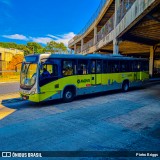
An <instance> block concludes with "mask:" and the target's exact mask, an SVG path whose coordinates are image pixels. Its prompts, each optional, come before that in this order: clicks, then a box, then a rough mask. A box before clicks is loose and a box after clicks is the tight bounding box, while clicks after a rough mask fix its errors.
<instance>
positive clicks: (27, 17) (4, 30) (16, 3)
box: [0, 0, 101, 46]
mask: <svg viewBox="0 0 160 160" xmlns="http://www.w3.org/2000/svg"><path fill="white" fill-rule="evenodd" d="M100 1H101V0H0V42H16V43H18V44H26V43H27V42H38V43H40V44H42V45H46V44H47V42H49V41H51V40H54V41H56V42H63V43H64V44H65V45H66V46H67V45H68V41H69V40H70V39H72V38H73V37H74V36H75V35H76V34H78V33H79V32H80V31H81V30H82V28H83V27H84V26H85V25H86V24H87V22H88V21H89V20H90V18H91V17H92V15H93V14H94V13H95V11H96V9H97V8H98V6H99V3H100Z"/></svg>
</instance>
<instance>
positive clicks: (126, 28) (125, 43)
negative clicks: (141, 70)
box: [68, 0, 160, 76]
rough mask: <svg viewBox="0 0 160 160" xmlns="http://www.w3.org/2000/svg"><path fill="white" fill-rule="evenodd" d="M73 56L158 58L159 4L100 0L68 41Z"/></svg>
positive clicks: (159, 1)
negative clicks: (98, 53) (78, 31)
mask: <svg viewBox="0 0 160 160" xmlns="http://www.w3.org/2000/svg"><path fill="white" fill-rule="evenodd" d="M68 46H69V48H70V49H72V50H74V52H75V53H77V54H78V53H81V54H89V53H90V54H91V53H94V52H100V53H113V54H119V53H120V54H123V55H129V56H136V57H150V75H151V76H152V75H153V66H154V59H156V58H160V0H102V1H101V4H100V6H99V7H98V9H97V12H96V13H95V14H94V16H93V17H92V19H91V20H90V21H89V23H88V24H87V25H86V26H85V28H84V29H83V30H82V31H81V32H80V33H79V34H78V35H76V36H75V37H74V38H73V39H71V40H70V41H69V45H68Z"/></svg>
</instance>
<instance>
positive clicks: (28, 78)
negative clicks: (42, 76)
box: [20, 62, 37, 89]
mask: <svg viewBox="0 0 160 160" xmlns="http://www.w3.org/2000/svg"><path fill="white" fill-rule="evenodd" d="M36 76H37V64H35V63H25V62H24V63H23V64H22V70H21V81H20V83H21V88H26V89H31V88H32V87H33V85H34V84H35V82H36Z"/></svg>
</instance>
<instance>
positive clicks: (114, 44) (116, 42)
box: [113, 0, 120, 54]
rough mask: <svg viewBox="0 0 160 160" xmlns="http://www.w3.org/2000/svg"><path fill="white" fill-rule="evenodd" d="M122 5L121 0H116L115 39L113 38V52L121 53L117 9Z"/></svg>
mask: <svg viewBox="0 0 160 160" xmlns="http://www.w3.org/2000/svg"><path fill="white" fill-rule="evenodd" d="M119 6H120V0H115V17H114V40H113V54H119V46H118V44H119V41H118V39H117V35H116V26H117V10H118V8H119Z"/></svg>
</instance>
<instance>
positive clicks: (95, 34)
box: [94, 27, 97, 45]
mask: <svg viewBox="0 0 160 160" xmlns="http://www.w3.org/2000/svg"><path fill="white" fill-rule="evenodd" d="M96 43H97V27H94V45H95V44H96Z"/></svg>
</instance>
